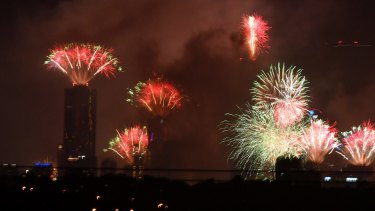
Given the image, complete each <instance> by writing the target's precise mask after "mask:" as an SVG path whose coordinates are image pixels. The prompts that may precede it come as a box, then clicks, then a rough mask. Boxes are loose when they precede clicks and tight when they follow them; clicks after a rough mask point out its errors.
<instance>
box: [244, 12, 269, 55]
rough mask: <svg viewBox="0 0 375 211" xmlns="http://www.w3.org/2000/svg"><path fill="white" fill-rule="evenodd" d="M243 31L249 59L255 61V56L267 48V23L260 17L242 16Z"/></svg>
mask: <svg viewBox="0 0 375 211" xmlns="http://www.w3.org/2000/svg"><path fill="white" fill-rule="evenodd" d="M243 29H244V35H245V39H246V43H247V46H248V48H249V51H250V59H252V60H256V55H257V54H259V53H260V52H262V50H263V49H266V48H269V45H268V40H269V37H268V34H267V31H268V30H269V29H270V27H269V26H268V23H267V22H265V21H264V20H263V19H262V17H261V16H257V15H254V16H247V15H246V16H244V17H243Z"/></svg>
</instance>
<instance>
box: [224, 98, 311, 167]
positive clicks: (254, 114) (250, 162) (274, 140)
mask: <svg viewBox="0 0 375 211" xmlns="http://www.w3.org/2000/svg"><path fill="white" fill-rule="evenodd" d="M229 116H230V117H232V118H233V120H225V121H223V122H222V123H221V130H222V131H223V132H226V133H228V136H227V137H226V138H224V140H223V142H224V143H226V144H228V145H229V146H231V147H232V152H231V154H230V156H229V159H232V160H235V161H237V167H239V168H241V169H243V170H244V171H247V172H248V173H251V172H252V171H253V170H259V169H260V170H274V168H275V162H276V159H277V158H278V157H280V156H286V157H295V156H298V151H297V148H296V141H297V138H298V137H299V136H300V135H301V134H302V132H303V127H304V125H303V124H295V125H293V126H290V127H287V128H281V127H279V126H278V125H277V124H276V122H275V120H274V118H273V109H272V108H271V107H263V108H259V107H255V106H250V105H249V104H247V105H246V108H245V109H242V110H241V113H240V114H229Z"/></svg>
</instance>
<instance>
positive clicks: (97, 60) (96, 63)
mask: <svg viewBox="0 0 375 211" xmlns="http://www.w3.org/2000/svg"><path fill="white" fill-rule="evenodd" d="M50 53H51V54H50V55H49V56H47V61H45V64H46V65H48V68H56V69H58V70H60V71H61V72H63V73H65V74H66V75H68V77H69V78H70V80H71V81H72V82H73V85H86V86H87V85H88V83H89V81H90V80H91V79H92V78H94V77H95V75H97V74H99V73H101V74H104V75H105V76H107V77H109V76H110V75H113V74H114V73H115V72H116V71H122V68H121V67H120V66H119V65H118V60H117V59H116V58H115V57H113V55H112V50H107V49H104V48H103V47H101V46H99V45H91V44H77V43H71V44H68V45H66V46H64V47H57V48H55V49H53V50H50Z"/></svg>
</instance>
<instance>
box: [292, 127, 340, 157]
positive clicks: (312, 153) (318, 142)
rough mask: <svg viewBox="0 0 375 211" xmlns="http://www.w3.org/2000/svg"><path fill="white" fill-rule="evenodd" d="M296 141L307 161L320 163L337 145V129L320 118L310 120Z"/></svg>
mask: <svg viewBox="0 0 375 211" xmlns="http://www.w3.org/2000/svg"><path fill="white" fill-rule="evenodd" d="M298 143H299V144H298V145H299V147H300V148H301V150H302V151H303V152H304V153H305V154H306V155H307V159H308V160H309V161H311V162H313V163H316V164H320V163H322V162H323V160H324V157H325V156H326V155H327V154H328V153H329V152H332V150H333V149H335V148H336V147H337V146H338V142H337V130H336V129H335V128H334V127H333V126H330V125H328V124H326V123H325V122H323V121H322V120H311V125H310V127H308V128H307V129H305V130H304V132H303V135H302V136H301V137H300V138H299V139H298Z"/></svg>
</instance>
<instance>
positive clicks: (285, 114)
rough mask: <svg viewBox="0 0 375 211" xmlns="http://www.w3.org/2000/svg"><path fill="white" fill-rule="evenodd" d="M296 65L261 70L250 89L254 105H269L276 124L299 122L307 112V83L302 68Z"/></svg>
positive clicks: (283, 125) (283, 124)
mask: <svg viewBox="0 0 375 211" xmlns="http://www.w3.org/2000/svg"><path fill="white" fill-rule="evenodd" d="M295 68H296V67H295V66H290V67H289V68H287V69H286V68H285V64H283V65H280V63H279V64H278V65H277V66H273V65H271V66H270V70H269V72H267V73H266V72H263V71H262V72H261V74H259V75H258V79H259V81H255V82H254V84H253V85H254V86H253V88H252V89H251V94H252V96H253V97H252V99H253V101H254V102H255V106H257V107H263V106H265V105H271V106H272V107H273V108H274V118H275V121H276V123H277V124H278V125H280V126H282V127H287V126H290V125H292V124H295V123H296V122H299V121H300V120H301V119H302V118H303V116H304V115H305V114H307V111H308V110H307V104H308V102H309V97H308V95H307V91H308V88H307V84H308V82H307V81H306V79H305V77H304V76H302V70H301V69H298V70H297V71H294V69H295Z"/></svg>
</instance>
